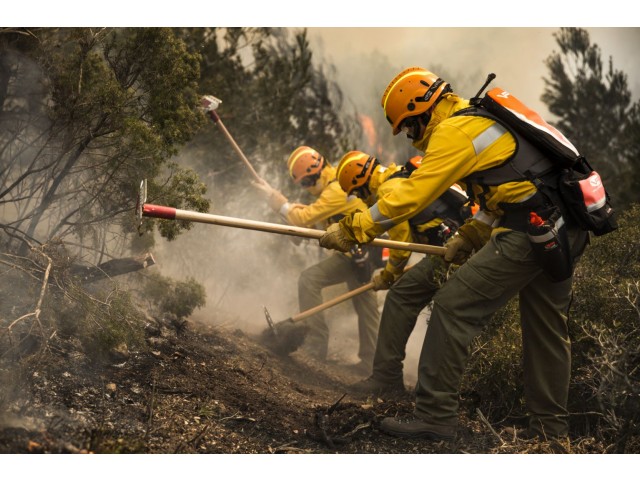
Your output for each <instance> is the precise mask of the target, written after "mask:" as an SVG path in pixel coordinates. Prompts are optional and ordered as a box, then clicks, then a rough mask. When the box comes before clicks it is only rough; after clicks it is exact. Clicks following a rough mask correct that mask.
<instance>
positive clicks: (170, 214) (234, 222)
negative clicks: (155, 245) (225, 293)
mask: <svg viewBox="0 0 640 480" xmlns="http://www.w3.org/2000/svg"><path fill="white" fill-rule="evenodd" d="M144 190H146V182H145V181H144V180H143V181H142V183H141V185H140V192H141V193H140V197H139V199H138V206H137V215H138V220H139V221H141V220H142V217H153V218H164V219H166V220H186V221H189V222H196V223H208V224H212V225H222V226H225V227H235V228H244V229H247V230H257V231H260V232H269V233H279V234H281V235H291V236H294V237H304V238H313V239H316V240H318V239H320V237H322V236H323V235H324V234H325V231H324V230H314V229H312V228H303V227H296V226H293V225H282V224H280V223H268V222H259V221H257V220H246V219H243V218H235V217H225V216H222V215H212V214H210V213H200V212H194V211H192V210H181V209H179V208H173V207H166V206H163V205H153V204H150V203H145V201H146V193H145V192H144ZM371 245H375V246H378V247H389V248H392V249H395V250H408V251H410V252H416V253H425V254H430V255H444V252H445V248H444V247H436V246H434V245H423V244H420V243H410V242H398V241H394V240H387V239H383V238H376V239H374V240H373V241H372V242H371Z"/></svg>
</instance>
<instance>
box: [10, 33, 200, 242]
mask: <svg viewBox="0 0 640 480" xmlns="http://www.w3.org/2000/svg"><path fill="white" fill-rule="evenodd" d="M1 38H2V36H1V35H0V39H1ZM27 38H28V39H29V40H28V41H25V40H23V39H22V40H21V42H20V43H18V42H13V43H12V42H11V41H9V40H7V41H6V43H5V56H8V55H9V53H8V52H10V54H11V58H15V59H20V60H22V62H18V63H16V64H15V68H14V69H13V70H12V71H11V72H10V73H9V75H8V76H6V77H5V79H6V84H7V89H6V91H5V97H6V98H7V100H5V103H4V105H3V111H2V114H1V116H0V122H2V125H3V128H4V129H5V130H4V134H3V135H1V136H0V142H1V143H0V145H1V146H2V148H1V149H0V154H1V155H2V156H3V163H4V164H5V165H7V168H6V169H3V171H2V172H1V177H0V185H2V187H1V188H0V201H1V202H3V204H5V205H7V204H10V205H11V207H6V208H8V209H9V210H10V213H11V215H10V216H11V217H13V218H12V222H11V223H10V225H11V228H12V231H14V232H17V233H19V234H20V236H22V237H23V238H25V239H34V238H44V239H45V240H46V239H48V238H52V237H54V236H56V237H58V238H70V239H71V238H74V237H75V238H76V239H77V240H78V241H79V242H80V243H82V244H84V246H85V248H91V246H93V248H94V249H96V250H101V251H104V249H105V246H106V245H105V244H109V247H110V248H119V249H121V250H122V249H123V248H124V247H125V246H126V245H125V244H124V243H123V242H121V241H118V242H112V240H114V239H119V238H122V235H123V234H124V235H128V234H131V233H133V230H132V229H131V228H130V227H131V222H130V220H128V219H129V217H130V216H131V212H132V202H133V199H135V198H136V196H137V195H136V192H137V189H138V184H139V182H140V180H141V179H143V178H148V179H149V182H150V184H151V188H152V189H153V188H155V189H156V190H158V191H159V193H161V192H164V191H166V192H165V194H167V195H170V196H173V197H176V198H178V197H180V196H181V195H185V190H184V187H187V186H188V185H192V186H193V187H194V188H195V189H193V190H191V191H190V192H189V195H196V196H198V197H199V198H198V199H197V201H193V199H192V200H191V201H186V200H185V201H186V203H187V204H188V205H189V206H192V207H195V208H199V209H201V210H205V211H206V210H207V209H208V202H207V201H206V200H205V199H204V197H203V194H204V190H203V189H202V188H201V185H197V183H196V182H193V181H191V182H184V181H173V182H168V183H164V185H163V184H162V183H163V182H164V180H162V176H163V174H164V172H165V168H166V167H167V162H168V160H169V159H170V158H171V157H172V156H173V155H175V154H176V152H177V147H178V146H179V145H181V144H184V143H185V142H186V141H187V140H188V139H190V138H191V137H192V136H193V135H194V133H195V132H196V131H197V130H198V129H199V128H200V126H201V125H202V124H203V122H204V117H203V115H202V114H201V112H200V111H199V109H198V105H199V103H198V97H197V93H196V91H197V85H198V83H197V81H198V76H199V60H200V58H199V56H198V55H197V54H194V53H191V52H189V51H188V49H187V47H186V45H185V43H184V42H183V41H181V40H180V39H179V38H177V37H176V36H175V35H174V34H173V32H172V31H171V30H170V29H164V28H132V29H98V30H94V29H90V28H70V29H54V28H42V29H37V30H33V31H30V32H29V36H28V37H27ZM9 49H11V50H9ZM29 72H30V74H31V76H32V77H33V79H34V80H33V81H37V82H41V84H42V85H43V86H44V88H43V89H42V91H40V92H39V95H38V97H36V98H37V101H38V102H39V104H40V108H38V109H33V108H32V109H30V110H29V109H27V108H26V107H25V108H20V107H19V106H20V105H23V104H24V103H22V102H23V100H24V99H25V96H26V95H27V94H29V93H31V92H32V90H25V89H24V88H22V87H19V86H18V85H17V83H18V82H19V80H20V79H23V78H24V77H25V76H26V75H27V73H29ZM29 102H30V103H28V104H24V105H26V106H29V105H31V104H32V103H35V101H34V99H33V98H29ZM9 105H16V107H15V108H13V109H8V108H6V107H7V106H9ZM171 168H172V170H173V172H174V174H175V175H177V177H181V176H186V177H189V176H190V174H188V173H181V171H182V168H177V167H176V166H175V165H173V166H171ZM43 173H46V174H43ZM177 185H181V186H182V187H183V189H182V191H181V192H180V191H179V190H173V191H170V188H171V187H175V186H177ZM196 192H197V193H196ZM181 201H182V200H181ZM179 228H180V227H179V226H177V229H178V230H179ZM173 234H175V232H174V233H173ZM91 244H93V245H91ZM111 244H113V245H115V247H114V246H113V245H111ZM109 247H107V248H109Z"/></svg>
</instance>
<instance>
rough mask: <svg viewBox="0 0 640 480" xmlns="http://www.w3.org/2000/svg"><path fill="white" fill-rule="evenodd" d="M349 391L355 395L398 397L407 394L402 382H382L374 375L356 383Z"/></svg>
mask: <svg viewBox="0 0 640 480" xmlns="http://www.w3.org/2000/svg"><path fill="white" fill-rule="evenodd" d="M349 390H350V391H351V392H353V393H362V394H366V395H396V396H401V395H404V394H406V393H407V389H406V388H405V386H404V383H403V382H402V380H398V381H395V382H391V383H389V382H382V381H380V380H378V379H376V378H375V377H374V376H373V375H372V376H370V377H369V378H366V379H364V380H361V381H359V382H356V383H354V384H352V385H350V386H349Z"/></svg>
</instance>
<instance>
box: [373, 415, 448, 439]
mask: <svg viewBox="0 0 640 480" xmlns="http://www.w3.org/2000/svg"><path fill="white" fill-rule="evenodd" d="M380 430H382V431H383V432H385V433H388V434H389V435H394V436H396V437H405V438H427V439H430V440H453V439H455V438H456V427H455V426H453V425H436V424H433V423H429V422H426V421H424V420H421V419H420V418H418V417H415V416H410V417H406V418H396V417H387V418H385V419H383V420H382V422H380Z"/></svg>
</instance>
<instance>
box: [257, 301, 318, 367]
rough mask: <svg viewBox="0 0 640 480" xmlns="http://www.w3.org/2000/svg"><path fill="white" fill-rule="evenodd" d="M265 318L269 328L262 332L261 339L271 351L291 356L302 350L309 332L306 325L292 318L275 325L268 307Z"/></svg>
mask: <svg viewBox="0 0 640 480" xmlns="http://www.w3.org/2000/svg"><path fill="white" fill-rule="evenodd" d="M264 316H265V318H266V319H267V324H268V325H269V328H267V329H265V330H264V331H263V332H262V335H261V339H262V342H263V343H264V344H265V345H266V346H267V347H268V348H269V349H270V350H272V351H273V352H275V353H277V354H278V355H289V354H290V353H293V352H295V351H296V350H297V349H298V348H300V346H301V345H302V343H303V342H304V339H305V337H306V335H307V332H308V327H307V326H306V325H302V324H296V323H295V322H294V321H293V320H292V319H291V318H287V319H286V320H282V321H280V322H278V323H274V321H273V319H272V318H271V315H270V314H269V310H267V307H264Z"/></svg>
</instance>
